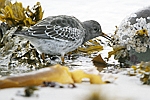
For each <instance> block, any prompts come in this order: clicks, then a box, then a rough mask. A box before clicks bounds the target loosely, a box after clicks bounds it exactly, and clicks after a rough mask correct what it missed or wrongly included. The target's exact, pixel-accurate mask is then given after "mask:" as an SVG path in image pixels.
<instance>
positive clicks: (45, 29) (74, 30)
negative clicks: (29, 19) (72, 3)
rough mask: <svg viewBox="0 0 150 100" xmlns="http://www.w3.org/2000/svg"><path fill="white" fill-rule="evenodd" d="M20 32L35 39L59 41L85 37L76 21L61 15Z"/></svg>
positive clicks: (78, 22) (73, 18) (82, 29)
mask: <svg viewBox="0 0 150 100" xmlns="http://www.w3.org/2000/svg"><path fill="white" fill-rule="evenodd" d="M22 32H23V34H26V35H28V36H32V37H36V38H42V39H55V40H61V41H64V40H65V41H66V40H68V41H75V40H77V39H80V38H83V36H84V35H85V32H84V28H83V26H82V24H81V22H80V21H79V20H78V19H76V18H75V17H70V16H63V15H62V16H59V17H58V16H50V17H47V18H45V19H43V20H42V21H40V22H39V23H37V24H36V25H34V26H32V27H30V28H29V29H28V30H27V31H22ZM19 34H20V33H19Z"/></svg>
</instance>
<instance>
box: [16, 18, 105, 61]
mask: <svg viewBox="0 0 150 100" xmlns="http://www.w3.org/2000/svg"><path fill="white" fill-rule="evenodd" d="M14 35H18V36H22V37H24V38H26V39H28V40H29V41H30V42H31V44H32V45H33V46H34V47H35V48H36V49H37V50H38V51H39V52H40V53H45V54H51V55H61V60H62V62H64V55H65V54H66V53H68V52H70V51H73V50H75V49H77V48H78V47H79V46H80V45H82V44H84V43H85V42H87V41H88V40H90V39H93V38H95V37H98V36H100V35H101V36H104V37H107V36H106V34H104V33H103V32H102V29H101V26H100V24H99V23H98V22H97V21H94V20H88V21H84V22H80V21H79V20H78V19H77V18H75V17H73V16H66V15H59V16H49V17H47V18H45V19H43V20H41V21H39V22H38V23H37V24H35V25H34V26H31V27H30V28H29V29H27V30H22V31H16V32H15V33H14Z"/></svg>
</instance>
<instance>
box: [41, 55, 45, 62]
mask: <svg viewBox="0 0 150 100" xmlns="http://www.w3.org/2000/svg"><path fill="white" fill-rule="evenodd" d="M41 58H42V60H43V62H45V54H44V53H42V54H41Z"/></svg>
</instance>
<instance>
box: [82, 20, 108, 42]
mask: <svg viewBox="0 0 150 100" xmlns="http://www.w3.org/2000/svg"><path fill="white" fill-rule="evenodd" d="M83 26H84V28H85V29H86V33H85V39H84V41H83V43H85V42H87V41H88V40H90V39H93V38H95V37H98V36H103V37H105V38H107V39H109V38H110V37H109V36H108V35H106V34H104V33H103V32H102V29H101V25H100V24H99V23H98V22H97V21H94V20H89V21H85V22H83Z"/></svg>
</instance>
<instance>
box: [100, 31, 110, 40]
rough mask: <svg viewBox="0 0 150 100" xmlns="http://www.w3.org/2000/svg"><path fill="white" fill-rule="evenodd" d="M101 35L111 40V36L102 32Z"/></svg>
mask: <svg viewBox="0 0 150 100" xmlns="http://www.w3.org/2000/svg"><path fill="white" fill-rule="evenodd" d="M101 36H102V37H104V38H106V39H108V40H109V41H112V38H111V37H110V36H108V35H107V34H105V33H103V32H102V34H101Z"/></svg>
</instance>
